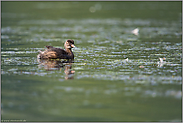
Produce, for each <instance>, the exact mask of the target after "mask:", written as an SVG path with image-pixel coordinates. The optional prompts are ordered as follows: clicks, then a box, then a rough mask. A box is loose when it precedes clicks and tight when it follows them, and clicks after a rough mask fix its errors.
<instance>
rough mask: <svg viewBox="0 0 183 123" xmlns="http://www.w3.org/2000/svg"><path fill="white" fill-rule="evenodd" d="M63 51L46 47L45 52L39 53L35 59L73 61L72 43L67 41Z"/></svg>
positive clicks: (69, 40)
mask: <svg viewBox="0 0 183 123" xmlns="http://www.w3.org/2000/svg"><path fill="white" fill-rule="evenodd" d="M64 47H65V50H64V49H60V48H55V47H53V46H46V48H47V49H46V50H45V51H39V54H38V55H37V58H39V59H74V54H73V52H72V50H71V49H72V48H74V47H75V46H74V41H73V40H71V39H68V40H67V41H66V42H65V44H64Z"/></svg>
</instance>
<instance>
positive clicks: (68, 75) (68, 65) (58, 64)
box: [38, 59, 75, 80]
mask: <svg viewBox="0 0 183 123" xmlns="http://www.w3.org/2000/svg"><path fill="white" fill-rule="evenodd" d="M38 63H39V66H44V69H45V70H47V71H54V70H61V69H64V73H65V79H66V80H67V79H74V73H75V71H73V70H72V64H73V63H74V62H73V61H60V60H52V59H44V60H42V59H38Z"/></svg>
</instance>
